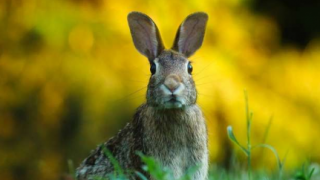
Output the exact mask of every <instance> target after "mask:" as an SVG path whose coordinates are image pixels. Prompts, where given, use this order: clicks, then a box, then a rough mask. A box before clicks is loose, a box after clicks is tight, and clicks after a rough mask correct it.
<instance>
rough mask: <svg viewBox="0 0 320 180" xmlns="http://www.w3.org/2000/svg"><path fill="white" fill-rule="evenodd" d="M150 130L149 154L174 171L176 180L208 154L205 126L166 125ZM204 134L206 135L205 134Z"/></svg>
mask: <svg viewBox="0 0 320 180" xmlns="http://www.w3.org/2000/svg"><path fill="white" fill-rule="evenodd" d="M154 127H155V128H150V129H148V135H147V136H145V137H147V139H146V142H145V147H146V148H147V154H148V155H150V156H152V157H154V158H155V159H156V160H158V161H159V162H160V163H161V164H162V165H163V166H164V167H167V168H169V169H170V170H172V172H173V174H174V176H175V177H176V178H178V177H180V176H181V175H183V174H185V171H186V170H187V169H188V168H190V167H192V166H194V165H195V164H197V163H198V162H199V158H198V156H199V154H205V153H206V152H205V151H206V138H202V137H205V136H204V134H205V133H206V132H205V125H204V124H203V125H200V126H199V124H197V126H194V125H193V124H178V123H172V124H165V125H163V126H154ZM203 133H204V134H203Z"/></svg>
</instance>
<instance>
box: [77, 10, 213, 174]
mask: <svg viewBox="0 0 320 180" xmlns="http://www.w3.org/2000/svg"><path fill="white" fill-rule="evenodd" d="M207 18H208V17H207V15H206V14H205V13H195V14H192V15H190V16H188V17H187V19H186V20H185V21H184V22H183V23H182V24H181V25H180V27H179V30H178V33H177V37H176V39H175V43H174V45H173V47H174V48H173V49H174V50H164V47H163V44H162V41H161V38H160V34H159V31H158V29H157V27H156V25H155V24H154V22H153V21H152V20H151V19H150V18H149V17H148V16H146V15H144V14H142V13H138V12H133V13H130V14H129V16H128V22H129V26H130V30H131V34H132V38H133V41H134V44H135V46H136V48H137V49H138V50H139V51H140V52H141V53H142V54H143V55H145V56H147V57H148V59H149V61H150V64H151V65H153V66H155V67H156V71H155V73H154V74H153V75H151V77H150V79H149V84H148V90H147V102H146V103H145V104H143V105H141V106H140V107H139V108H138V110H137V112H136V114H135V115H134V118H133V121H131V122H130V123H128V124H127V125H126V126H125V127H124V128H123V129H122V130H121V131H120V132H119V133H118V134H117V135H116V136H114V137H113V138H111V139H110V140H109V141H107V142H106V143H104V144H103V145H102V146H105V147H106V148H107V149H108V150H110V152H111V153H112V155H113V156H114V157H115V158H116V160H117V161H118V162H119V164H120V166H121V167H122V168H124V169H131V170H137V171H140V172H142V173H144V174H145V175H146V177H148V178H149V179H152V177H150V175H149V174H147V173H145V172H144V171H143V170H142V169H141V167H142V165H143V164H142V162H141V160H140V157H139V156H138V155H137V154H136V152H137V151H139V152H142V153H143V154H145V155H148V156H152V157H154V158H155V159H156V160H157V161H159V162H160V163H161V164H162V165H163V166H164V167H167V168H170V169H171V170H172V172H173V173H174V177H175V178H179V177H181V176H182V175H183V174H185V173H186V171H187V169H188V168H190V167H193V166H196V165H200V168H199V169H198V170H197V172H196V173H195V174H194V175H193V177H192V180H205V179H206V178H207V171H208V149H207V129H206V124H205V120H204V118H203V115H202V112H201V110H200V108H199V107H198V106H197V105H196V99H197V92H196V88H195V84H194V81H193V79H192V75H191V73H190V72H188V71H189V69H190V68H189V65H188V64H189V63H190V62H189V60H188V59H187V57H188V56H190V55H191V54H193V53H194V52H195V51H196V50H197V49H198V48H199V47H200V46H201V44H202V40H203V36H204V29H205V25H206V21H207ZM113 171H114V169H113V165H112V164H111V162H110V160H109V159H108V158H107V157H106V155H105V153H104V151H103V148H102V147H101V146H100V147H98V148H97V149H96V150H95V151H93V152H92V154H91V155H90V156H89V157H88V158H86V159H85V160H84V161H83V162H82V164H81V165H80V167H79V168H78V169H77V178H78V179H93V177H94V176H106V175H107V174H109V173H112V172H113ZM131 178H132V179H136V177H134V176H132V177H131Z"/></svg>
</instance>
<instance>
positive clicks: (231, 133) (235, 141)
mask: <svg viewBox="0 0 320 180" xmlns="http://www.w3.org/2000/svg"><path fill="white" fill-rule="evenodd" d="M227 132H228V136H229V138H230V139H231V141H232V142H234V143H235V144H236V145H238V146H239V147H240V149H241V150H242V151H243V152H244V153H245V154H246V155H247V156H248V155H249V152H248V150H247V149H246V148H244V147H243V146H242V145H241V144H240V143H239V142H238V140H237V138H236V137H235V135H234V134H233V131H232V126H228V127H227Z"/></svg>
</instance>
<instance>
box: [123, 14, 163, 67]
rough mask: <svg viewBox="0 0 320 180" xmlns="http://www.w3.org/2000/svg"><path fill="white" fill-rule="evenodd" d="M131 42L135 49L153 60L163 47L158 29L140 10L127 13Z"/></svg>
mask: <svg viewBox="0 0 320 180" xmlns="http://www.w3.org/2000/svg"><path fill="white" fill-rule="evenodd" d="M128 23H129V27H130V32H131V36H132V39H133V43H134V45H135V47H136V48H137V50H138V51H139V52H140V53H141V54H143V55H145V56H146V57H147V58H148V59H149V61H150V62H151V61H153V60H154V59H155V58H156V57H157V56H158V55H159V54H160V53H161V51H162V50H163V49H164V46H163V43H162V40H161V37H160V33H159V30H158V28H157V26H156V24H155V23H154V22H153V21H152V19H151V18H150V17H148V16H147V15H145V14H143V13H140V12H131V13H130V14H129V15H128Z"/></svg>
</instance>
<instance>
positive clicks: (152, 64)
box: [150, 63, 157, 75]
mask: <svg viewBox="0 0 320 180" xmlns="http://www.w3.org/2000/svg"><path fill="white" fill-rule="evenodd" d="M156 69H157V67H156V64H155V63H151V67H150V72H151V74H152V75H154V73H156Z"/></svg>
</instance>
